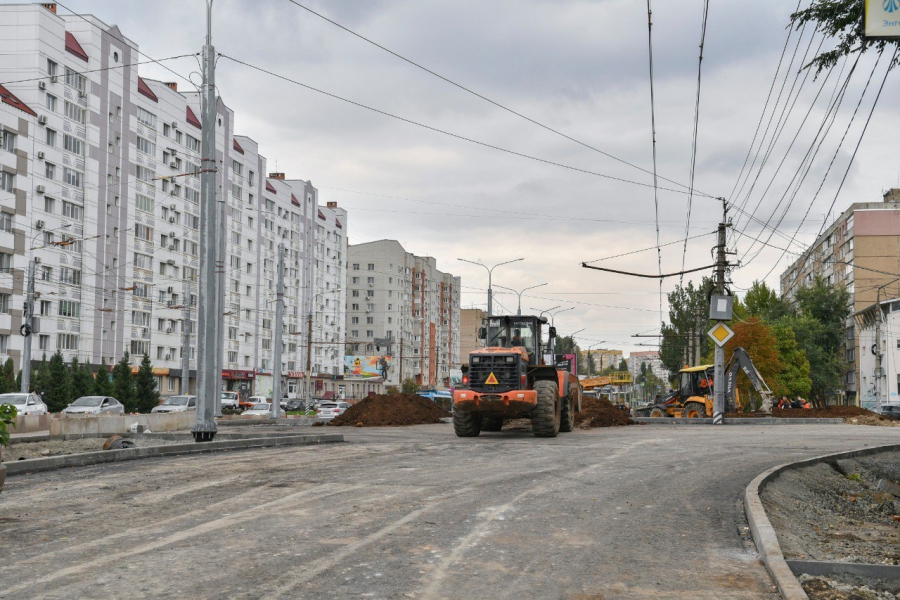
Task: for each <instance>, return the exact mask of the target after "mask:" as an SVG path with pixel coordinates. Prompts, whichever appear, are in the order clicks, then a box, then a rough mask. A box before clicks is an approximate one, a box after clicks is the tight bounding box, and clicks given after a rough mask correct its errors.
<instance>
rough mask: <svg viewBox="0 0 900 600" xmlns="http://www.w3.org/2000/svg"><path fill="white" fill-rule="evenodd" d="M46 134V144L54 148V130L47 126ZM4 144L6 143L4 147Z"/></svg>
mask: <svg viewBox="0 0 900 600" xmlns="http://www.w3.org/2000/svg"><path fill="white" fill-rule="evenodd" d="M46 136H47V137H46V138H45V141H46V143H47V145H48V146H50V147H51V148H55V147H56V131H55V130H53V129H49V128H48V129H47V131H46ZM5 146H6V144H4V147H5Z"/></svg>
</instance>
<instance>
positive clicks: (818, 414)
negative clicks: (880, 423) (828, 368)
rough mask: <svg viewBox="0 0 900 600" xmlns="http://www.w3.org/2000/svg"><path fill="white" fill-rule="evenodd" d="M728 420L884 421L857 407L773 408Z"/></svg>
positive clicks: (734, 415) (736, 413) (742, 414)
mask: <svg viewBox="0 0 900 600" xmlns="http://www.w3.org/2000/svg"><path fill="white" fill-rule="evenodd" d="M725 416H726V417H729V418H747V417H769V416H771V417H775V418H779V419H854V418H857V417H869V418H871V417H874V418H875V419H886V418H887V417H882V416H880V415H876V414H875V413H873V412H872V411H870V410H866V409H865V408H860V407H859V406H826V407H825V408H785V409H779V408H773V409H772V414H771V415H767V414H764V413H739V412H734V413H727V414H726V415H725Z"/></svg>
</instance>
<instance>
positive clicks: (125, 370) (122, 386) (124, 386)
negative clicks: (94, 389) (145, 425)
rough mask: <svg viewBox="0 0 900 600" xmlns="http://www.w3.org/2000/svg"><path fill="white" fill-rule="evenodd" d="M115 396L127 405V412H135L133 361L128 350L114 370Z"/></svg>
mask: <svg viewBox="0 0 900 600" xmlns="http://www.w3.org/2000/svg"><path fill="white" fill-rule="evenodd" d="M112 391H113V396H115V397H116V399H117V400H118V401H119V402H121V403H122V404H124V405H125V412H135V411H136V410H137V405H136V403H135V398H134V377H132V375H131V361H130V359H129V356H128V352H126V353H125V355H124V356H123V357H122V360H120V361H119V362H117V363H116V366H115V367H113V370H112Z"/></svg>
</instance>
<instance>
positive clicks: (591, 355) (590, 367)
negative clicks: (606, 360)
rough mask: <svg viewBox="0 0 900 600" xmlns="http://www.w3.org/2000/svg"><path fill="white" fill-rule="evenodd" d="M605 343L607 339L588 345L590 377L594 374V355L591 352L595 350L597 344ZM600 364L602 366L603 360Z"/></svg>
mask: <svg viewBox="0 0 900 600" xmlns="http://www.w3.org/2000/svg"><path fill="white" fill-rule="evenodd" d="M605 343H606V340H600V341H599V342H597V343H596V344H591V345H590V346H588V355H587V358H588V377H591V376H592V375H593V374H594V355H593V354H591V352H593V350H594V348H596V347H597V346H601V345H603V344H605ZM600 364H601V366H602V365H603V362H602V361H601V362H600Z"/></svg>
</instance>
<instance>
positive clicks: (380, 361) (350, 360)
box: [344, 355, 392, 379]
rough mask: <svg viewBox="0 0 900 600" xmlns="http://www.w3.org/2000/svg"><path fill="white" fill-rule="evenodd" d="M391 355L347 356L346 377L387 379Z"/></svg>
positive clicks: (345, 358)
mask: <svg viewBox="0 0 900 600" xmlns="http://www.w3.org/2000/svg"><path fill="white" fill-rule="evenodd" d="M391 360H392V357H390V356H355V355H353V356H345V357H344V379H386V375H387V374H388V372H389V371H390V368H391Z"/></svg>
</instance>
